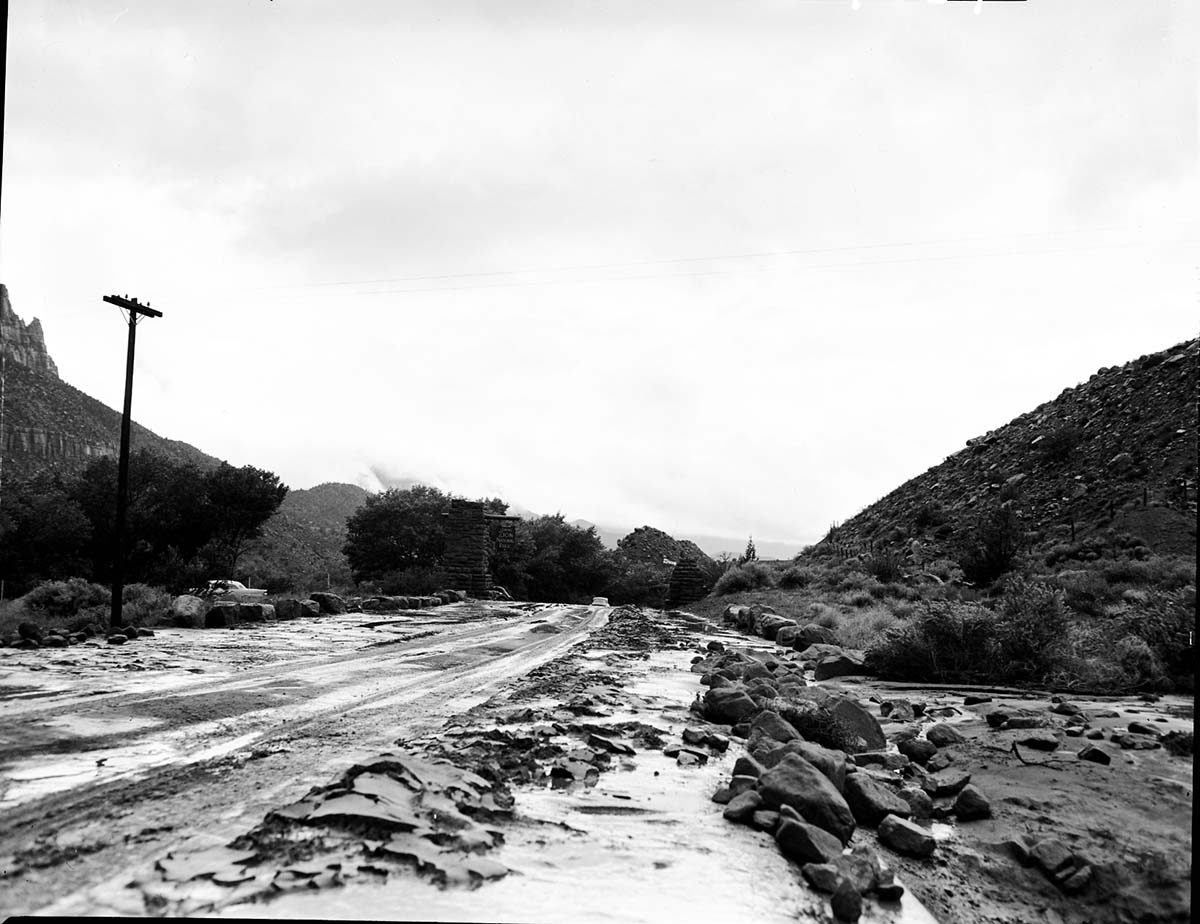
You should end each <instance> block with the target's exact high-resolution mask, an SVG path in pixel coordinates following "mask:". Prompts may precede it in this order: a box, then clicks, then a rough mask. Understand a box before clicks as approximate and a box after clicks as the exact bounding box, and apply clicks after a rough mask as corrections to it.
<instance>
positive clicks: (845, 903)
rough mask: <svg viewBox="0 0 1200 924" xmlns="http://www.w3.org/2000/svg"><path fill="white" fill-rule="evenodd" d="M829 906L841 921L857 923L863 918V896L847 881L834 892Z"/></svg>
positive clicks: (843, 881)
mask: <svg viewBox="0 0 1200 924" xmlns="http://www.w3.org/2000/svg"><path fill="white" fill-rule="evenodd" d="M829 906H830V910H832V911H833V916H834V917H835V918H837V919H838V920H839V921H857V920H858V919H859V918H860V917H862V895H860V894H859V892H858V890H857V889H855V888H854V886H852V885H851V884H850V883H849V882H848V881H846V880H845V879H843V880H842V881H841V883H839V884H838V887H837V888H836V889H834V890H833V895H832V896H831V897H830V899H829Z"/></svg>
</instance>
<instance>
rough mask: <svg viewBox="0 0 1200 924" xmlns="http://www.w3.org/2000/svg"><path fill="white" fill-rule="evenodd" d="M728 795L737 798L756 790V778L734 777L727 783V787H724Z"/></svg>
mask: <svg viewBox="0 0 1200 924" xmlns="http://www.w3.org/2000/svg"><path fill="white" fill-rule="evenodd" d="M725 788H726V789H728V790H729V792H730V794H731V795H732V796H733V797H734V798H737V797H738V796H740V795H741V794H742V793H744V792H750V791H751V790H754V789H758V778H757V777H753V776H736V775H735V776H734V777H733V778H732V779H730V781H729V785H728V786H727V787H725Z"/></svg>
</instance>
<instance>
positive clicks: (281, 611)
mask: <svg viewBox="0 0 1200 924" xmlns="http://www.w3.org/2000/svg"><path fill="white" fill-rule="evenodd" d="M302 615H304V611H303V609H302V608H301V606H300V601H299V600H295V599H292V598H290V597H285V598H284V599H283V600H276V601H275V618H276V619H299V618H300V617H301V616H302Z"/></svg>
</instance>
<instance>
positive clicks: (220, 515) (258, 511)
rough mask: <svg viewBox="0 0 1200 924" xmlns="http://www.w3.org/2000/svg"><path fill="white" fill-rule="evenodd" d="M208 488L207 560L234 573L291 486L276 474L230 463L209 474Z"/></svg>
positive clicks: (223, 570)
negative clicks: (242, 554)
mask: <svg viewBox="0 0 1200 924" xmlns="http://www.w3.org/2000/svg"><path fill="white" fill-rule="evenodd" d="M204 487H205V495H206V497H207V501H208V520H209V530H210V538H209V540H208V543H207V545H206V552H207V555H206V557H207V558H208V560H209V561H210V563H211V564H212V565H213V566H214V567H216V569H217V570H218V571H220V572H221V573H222V574H227V575H228V574H233V569H234V568H235V567H236V566H237V560H238V558H239V557H240V556H241V553H242V549H243V548H244V546H245V544H246V542H247V541H248V540H250V539H256V538H258V537H259V536H261V535H262V527H263V524H264V523H266V522H267V520H269V519H270V518H271V515H272V514H274V513H275V511H276V510H278V509H279V505H280V504H282V503H283V499H284V498H285V497H287V493H288V487H287V485H285V484H282V483H281V482H280V481H279V476H278V475H276V474H274V473H273V472H268V471H265V470H263V469H261V468H255V467H254V466H252V465H243V466H242V467H241V468H234V467H233V466H232V465H230V464H229V463H227V462H222V463H221V464H220V466H219V467H217V468H216V469H214V470H213V471H211V472H209V473H208V475H207V476H206V478H205V485H204Z"/></svg>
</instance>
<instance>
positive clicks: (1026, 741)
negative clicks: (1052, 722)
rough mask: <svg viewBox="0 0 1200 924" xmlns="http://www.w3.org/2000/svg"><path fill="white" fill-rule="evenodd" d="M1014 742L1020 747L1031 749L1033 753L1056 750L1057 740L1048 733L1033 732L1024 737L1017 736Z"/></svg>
mask: <svg viewBox="0 0 1200 924" xmlns="http://www.w3.org/2000/svg"><path fill="white" fill-rule="evenodd" d="M1015 740H1016V742H1017V744H1019V745H1021V747H1026V748H1032V749H1033V750H1035V751H1056V750H1058V739H1057V738H1056V737H1054V735H1053V734H1052V733H1051V732H1048V731H1036V730H1035V731H1032V732H1030V733H1028V734H1025V735H1018V736H1017V737H1016V739H1015Z"/></svg>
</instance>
